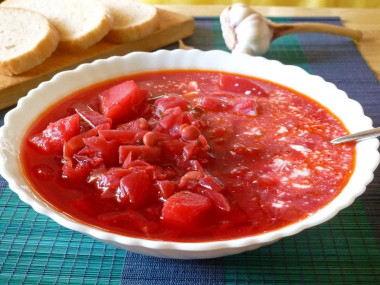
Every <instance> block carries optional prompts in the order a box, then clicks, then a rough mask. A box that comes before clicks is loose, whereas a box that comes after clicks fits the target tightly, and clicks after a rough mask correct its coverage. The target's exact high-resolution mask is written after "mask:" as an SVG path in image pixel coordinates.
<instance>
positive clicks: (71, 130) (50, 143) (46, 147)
mask: <svg viewBox="0 0 380 285" xmlns="http://www.w3.org/2000/svg"><path fill="white" fill-rule="evenodd" d="M79 132H80V127H79V115H78V114H75V115H72V116H68V117H66V118H63V119H60V120H58V121H56V122H54V123H50V124H49V125H48V126H47V127H46V129H44V130H43V131H42V133H40V134H38V135H36V136H34V137H33V138H32V139H30V142H31V143H32V144H33V145H35V146H37V147H38V148H39V149H41V150H42V151H44V152H46V153H49V154H63V145H64V144H65V142H67V141H68V140H69V139H71V138H72V137H74V136H76V135H78V134H79Z"/></svg>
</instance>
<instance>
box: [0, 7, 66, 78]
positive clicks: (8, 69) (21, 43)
mask: <svg viewBox="0 0 380 285" xmlns="http://www.w3.org/2000/svg"><path fill="white" fill-rule="evenodd" d="M0 19H1V20H0V73H1V74H3V75H8V76H12V75H15V74H20V73H22V72H24V71H27V70H29V69H31V68H33V67H35V66H36V65H38V64H40V63H42V62H43V61H45V60H46V59H47V58H48V57H49V56H50V55H51V54H52V53H53V52H54V50H55V49H56V48H57V46H58V42H59V35H58V32H57V31H56V29H55V28H54V27H53V26H52V25H51V24H50V23H49V21H48V20H47V19H46V18H45V17H43V16H42V15H40V14H39V13H36V12H33V11H30V10H25V9H19V8H8V7H3V6H0Z"/></svg>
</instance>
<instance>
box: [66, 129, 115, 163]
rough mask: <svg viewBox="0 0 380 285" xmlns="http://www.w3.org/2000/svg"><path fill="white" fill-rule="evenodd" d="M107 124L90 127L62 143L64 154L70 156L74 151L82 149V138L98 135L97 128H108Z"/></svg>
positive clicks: (83, 144)
mask: <svg viewBox="0 0 380 285" xmlns="http://www.w3.org/2000/svg"><path fill="white" fill-rule="evenodd" d="M109 128H110V125H109V124H104V125H98V126H97V127H95V128H93V129H90V130H88V131H86V132H84V133H81V134H78V135H76V136H74V137H72V138H71V139H70V140H69V141H67V142H66V143H65V145H64V155H65V156H68V157H72V156H73V154H74V153H76V152H78V151H79V150H80V149H82V148H83V147H84V146H85V145H86V144H85V143H84V141H83V139H84V138H89V137H93V136H96V135H98V131H99V130H104V129H109Z"/></svg>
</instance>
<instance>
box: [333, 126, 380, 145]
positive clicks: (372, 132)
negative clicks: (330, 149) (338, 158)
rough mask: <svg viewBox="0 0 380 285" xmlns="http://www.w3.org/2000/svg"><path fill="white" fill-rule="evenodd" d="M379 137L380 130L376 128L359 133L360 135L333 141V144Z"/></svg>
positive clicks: (355, 134)
mask: <svg viewBox="0 0 380 285" xmlns="http://www.w3.org/2000/svg"><path fill="white" fill-rule="evenodd" d="M378 136H380V128H374V129H370V130H367V131H363V132H358V133H354V134H350V135H347V136H343V137H340V138H336V139H333V140H332V141H331V143H334V144H338V143H344V142H350V141H357V140H363V139H370V138H375V137H378Z"/></svg>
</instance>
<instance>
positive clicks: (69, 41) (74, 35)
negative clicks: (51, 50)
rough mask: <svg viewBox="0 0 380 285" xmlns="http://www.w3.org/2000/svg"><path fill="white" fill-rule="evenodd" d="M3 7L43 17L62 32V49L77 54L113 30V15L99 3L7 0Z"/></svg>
mask: <svg viewBox="0 0 380 285" xmlns="http://www.w3.org/2000/svg"><path fill="white" fill-rule="evenodd" d="M1 6H6V7H18V8H25V9H30V10H33V11H36V12H39V13H41V14H42V15H43V16H45V17H46V18H47V19H48V20H49V21H50V22H51V23H52V24H53V25H54V26H55V27H56V29H57V31H58V32H59V35H60V38H61V41H60V43H59V46H58V48H59V49H60V50H64V51H68V52H73V53H76V52H80V51H83V50H85V49H87V48H88V47H90V46H92V45H94V44H95V43H97V42H98V41H100V40H101V39H102V38H103V37H104V36H105V35H106V34H107V33H108V32H109V30H110V29H111V27H112V16H111V14H110V12H109V11H108V9H107V8H106V7H104V5H103V4H102V3H100V2H98V1H97V0H7V1H5V2H3V3H2V4H1Z"/></svg>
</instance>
